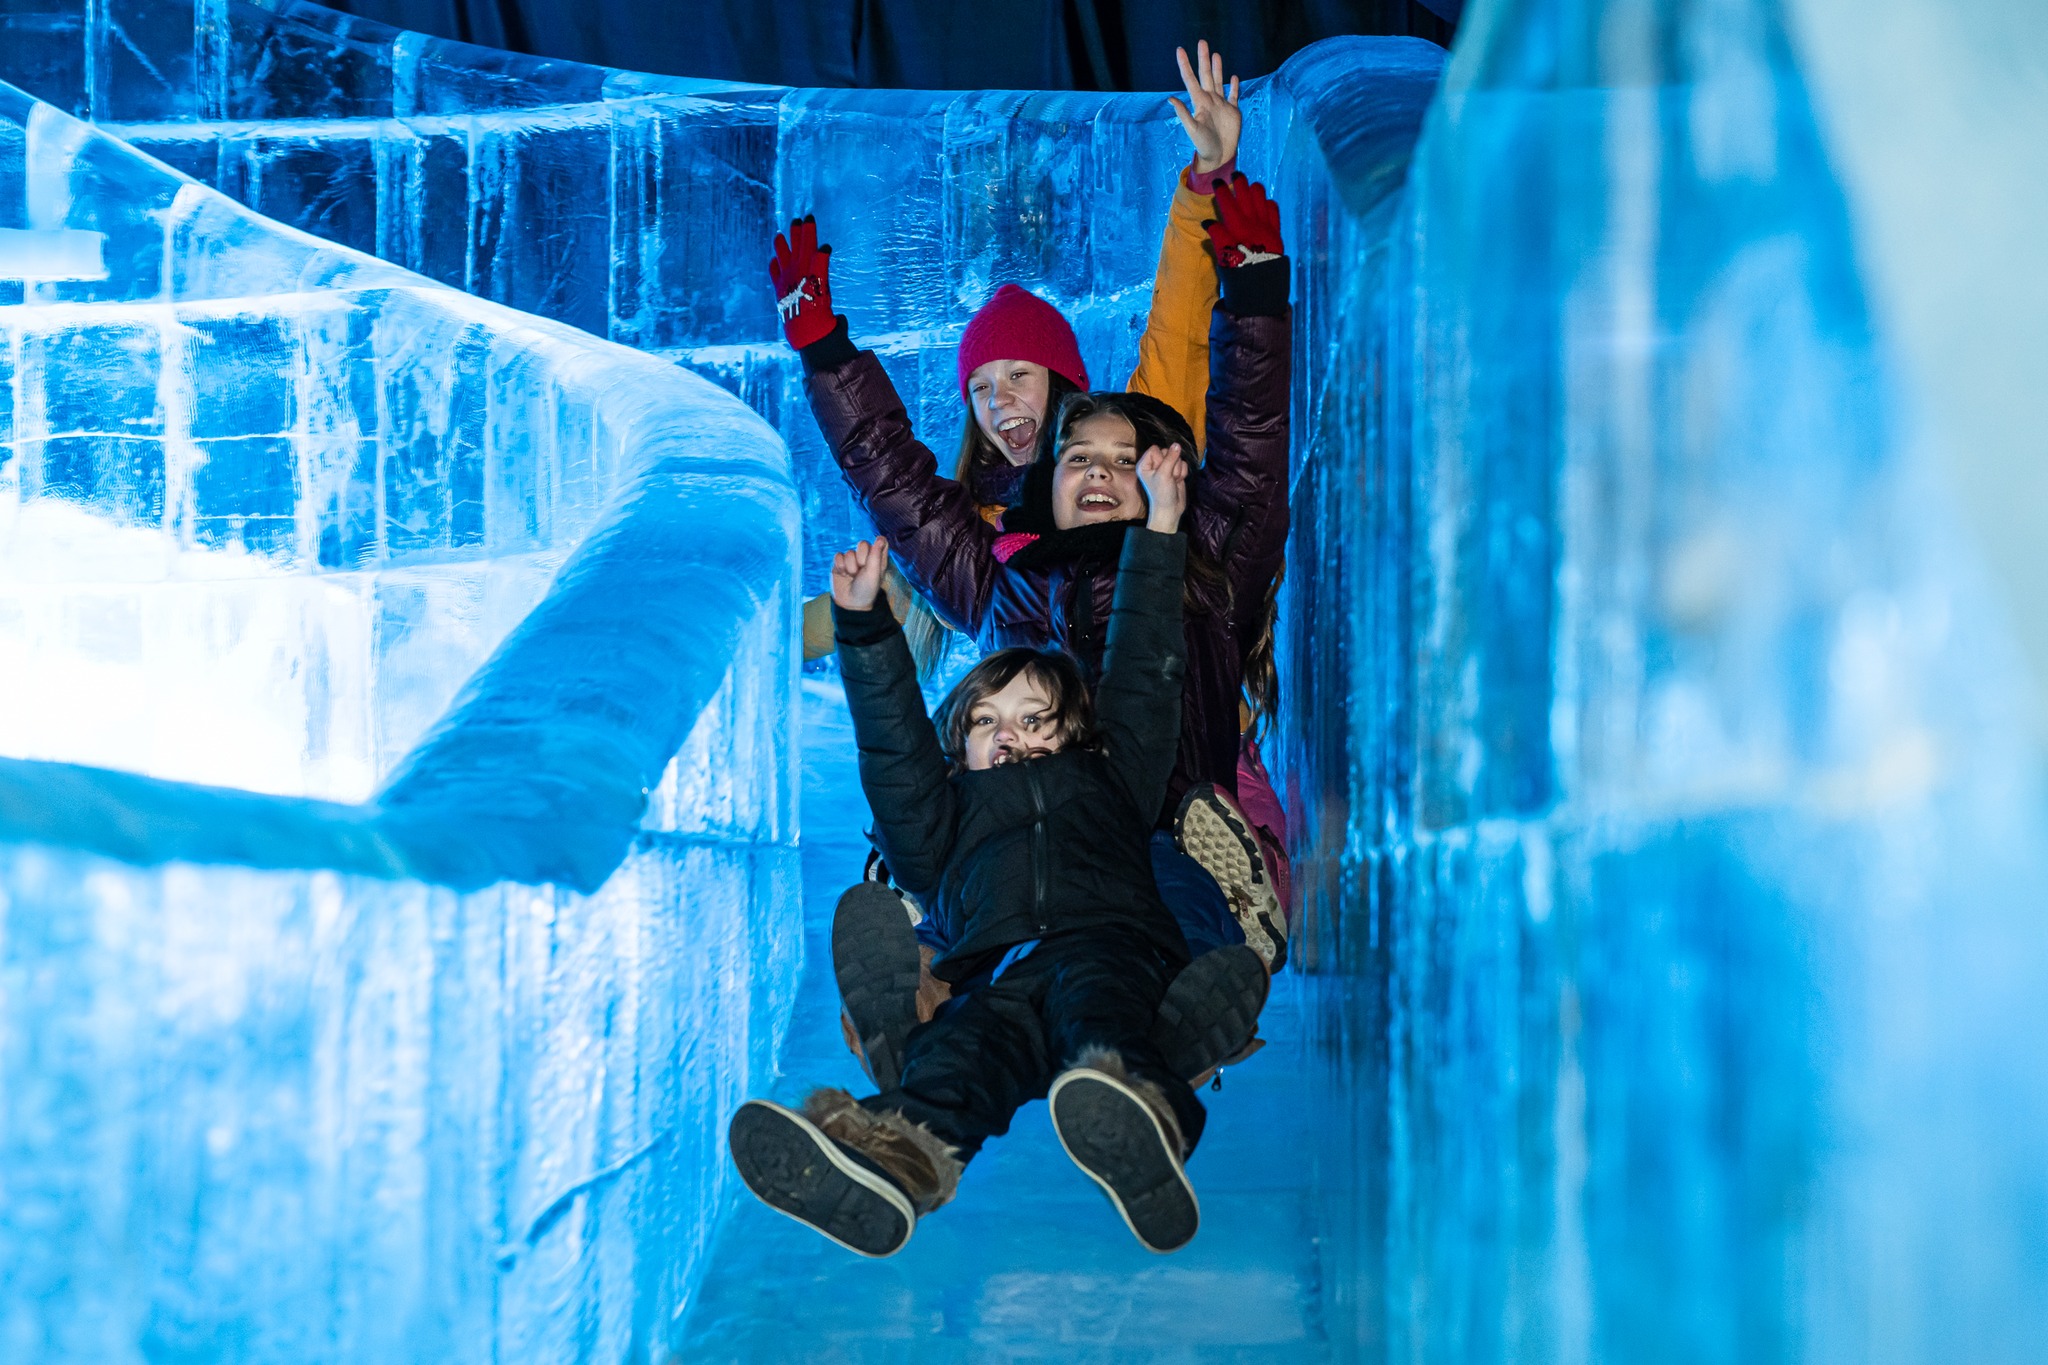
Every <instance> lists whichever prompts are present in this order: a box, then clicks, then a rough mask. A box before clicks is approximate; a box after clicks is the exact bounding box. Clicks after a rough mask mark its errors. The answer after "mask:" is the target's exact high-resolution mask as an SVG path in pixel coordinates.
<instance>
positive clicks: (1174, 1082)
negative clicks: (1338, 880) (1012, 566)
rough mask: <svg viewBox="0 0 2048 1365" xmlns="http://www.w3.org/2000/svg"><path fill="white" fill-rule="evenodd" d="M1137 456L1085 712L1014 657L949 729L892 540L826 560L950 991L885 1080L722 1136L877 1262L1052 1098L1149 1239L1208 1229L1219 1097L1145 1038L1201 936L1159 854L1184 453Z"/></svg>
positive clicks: (750, 1116) (870, 766)
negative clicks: (1140, 513)
mask: <svg viewBox="0 0 2048 1365" xmlns="http://www.w3.org/2000/svg"><path fill="white" fill-rule="evenodd" d="M1137 473H1138V478H1139V480H1140V481H1141V482H1142V484H1143V487H1144V493H1145V498H1146V503H1147V506H1146V509H1145V518H1144V522H1143V525H1142V526H1134V527H1132V528H1131V529H1130V530H1129V531H1128V533H1127V534H1126V535H1125V536H1124V543H1123V548H1122V551H1121V555H1120V559H1119V568H1118V573H1117V582H1116V595H1115V601H1114V605H1113V607H1112V610H1111V616H1110V623H1109V643H1108V650H1107V656H1106V659H1105V662H1104V665H1103V673H1102V681H1101V683H1100V685H1099V686H1098V688H1097V689H1096V693H1095V697H1094V701H1093V704H1092V706H1091V704H1090V700H1089V697H1088V693H1087V691H1086V689H1085V688H1084V687H1083V686H1082V684H1081V679H1080V676H1079V674H1078V672H1077V670H1076V669H1075V666H1074V664H1073V662H1072V660H1070V659H1067V658H1066V657H1064V656H1062V655H1057V654H1046V653H1040V652H1038V651H1035V650H1029V649H1010V650H1004V651H1001V652H998V653H996V654H993V655H991V656H990V657H988V658H986V659H984V660H983V661H982V662H981V663H980V664H979V665H978V666H977V667H976V668H975V669H974V670H973V671H972V672H970V673H969V674H968V675H967V677H966V678H965V679H963V680H962V681H961V683H960V685H959V686H958V687H957V688H955V689H954V691H953V693H952V694H951V695H950V696H949V697H948V698H947V699H946V701H945V703H944V704H943V705H942V706H941V707H940V710H939V713H938V723H937V725H934V722H933V720H932V718H930V717H927V716H926V714H925V710H924V702H923V698H922V696H921V694H920V693H919V691H918V686H917V676H916V670H915V666H914V664H913V663H912V660H911V657H910V651H909V649H908V647H907V646H906V644H905V642H904V638H903V631H902V628H901V626H899V625H898V623H897V621H896V619H895V617H894V616H893V615H892V614H891V613H890V612H889V610H888V608H887V606H886V605H882V606H879V607H878V606H877V602H876V599H877V597H878V596H879V593H880V588H881V580H882V575H883V570H884V568H885V565H886V546H885V542H883V541H881V540H877V541H875V542H874V543H872V544H868V545H861V546H859V547H857V548H856V549H855V550H853V551H849V552H847V553H845V554H842V555H840V556H838V558H837V560H836V561H835V562H834V565H833V572H832V597H833V608H834V610H833V617H834V621H835V629H836V633H837V636H838V642H839V659H840V668H841V672H842V675H843V677H844V679H845V684H846V694H847V702H848V705H849V707H850V708H851V710H852V713H853V722H854V733H855V736H856V739H857V741H858V743H859V746H860V777H861V786H862V788H863V790H864V791H865V792H866V794H867V798H868V804H869V806H870V807H871V809H872V810H873V813H874V817H875V828H876V839H877V842H878V843H879V845H880V846H881V849H882V852H883V854H884V856H885V857H887V858H888V860H889V864H890V866H891V867H892V868H893V869H895V871H896V875H897V876H898V878H899V879H900V880H901V882H902V883H903V885H904V886H905V888H906V889H908V890H910V891H912V892H913V893H914V894H915V895H917V896H918V897H919V899H920V900H921V901H922V902H923V904H924V905H925V906H926V907H927V909H928V911H929V913H930V914H931V915H933V916H934V917H935V918H936V919H937V920H938V921H939V922H940V924H941V925H942V926H943V928H944V929H945V931H946V935H945V936H946V939H947V941H948V942H949V943H950V944H951V947H950V949H949V950H948V951H947V952H946V953H945V954H943V955H942V956H941V957H940V958H939V959H938V961H937V963H936V964H935V970H936V971H937V973H938V974H939V975H940V976H941V977H942V978H944V979H946V980H948V981H950V982H951V983H952V984H953V995H952V998H951V999H950V1000H948V1001H947V1002H946V1003H945V1004H944V1005H942V1006H941V1007H940V1009H939V1012H938V1014H937V1015H936V1017H935V1018H933V1019H932V1020H931V1021H930V1022H929V1023H925V1024H922V1025H920V1026H919V1027H917V1028H916V1029H915V1030H914V1031H912V1032H911V1034H910V1035H909V1039H908V1043H907V1046H906V1048H905V1052H904V1057H903V1065H902V1071H901V1076H900V1078H899V1079H898V1080H897V1081H896V1082H895V1084H894V1085H893V1086H892V1087H890V1088H888V1089H885V1090H883V1091H882V1093H880V1094H877V1095H873V1096H870V1097H868V1098H867V1099H864V1100H859V1101H855V1100H854V1099H853V1097H852V1096H850V1095H848V1094H847V1093H846V1092H845V1091H841V1090H830V1089H820V1090H814V1091H812V1092H811V1094H810V1096H809V1097H808V1098H807V1099H806V1100H805V1101H804V1103H803V1105H802V1108H801V1109H800V1110H792V1109H788V1108H785V1107H783V1106H781V1105H778V1104H774V1103H771V1102H769V1101H766V1100H749V1101H748V1102H747V1103H746V1104H744V1105H742V1106H741V1107H740V1109H739V1111H738V1112H737V1113H736V1114H735V1115H734V1116H733V1121H732V1127H731V1133H730V1140H731V1145H732V1154H733V1160H734V1163H735V1164H736V1165H737V1166H738V1168H739V1172H740V1175H741V1177H742V1178H743V1179H744V1180H745V1181H746V1183H747V1186H748V1188H749V1189H751V1190H753V1192H754V1193H755V1194H757V1195H759V1196H760V1197H761V1199H763V1200H764V1201H765V1202H767V1203H768V1204H769V1205H770V1206H772V1207H774V1208H775V1209H777V1210H779V1211H781V1212H783V1213H785V1214H788V1215H789V1216H790V1217H792V1218H795V1219H798V1220H799V1221H801V1222H804V1223H808V1224H810V1225H811V1226H812V1227H814V1228H816V1229H817V1230H818V1231H820V1232H822V1233H824V1234H825V1235H826V1236H828V1237H830V1238H832V1239H833V1240H834V1241H836V1242H839V1243H840V1244H841V1245H843V1246H846V1247H849V1248H851V1249H852V1250H854V1251H857V1252H860V1253H861V1254H863V1255H867V1256H887V1255H890V1254H892V1253H893V1252H895V1251H898V1250H900V1249H901V1248H902V1246H903V1245H904V1243H905V1242H907V1241H908V1240H909V1239H910V1235H911V1233H912V1231H913V1230H914V1229H915V1228H916V1226H917V1220H918V1219H919V1218H920V1217H923V1216H924V1215H926V1214H929V1213H930V1212H932V1211H933V1210H934V1209H936V1208H938V1207H939V1206H941V1205H943V1204H945V1203H946V1202H947V1201H948V1200H950V1199H951V1198H952V1197H953V1193H954V1191H955V1188H956V1187H957V1185H958V1183H959V1178H960V1173H961V1171H962V1169H963V1167H964V1165H965V1163H966V1162H967V1161H968V1160H970V1159H972V1157H973V1156H974V1154H975V1153H976V1152H977V1151H978V1150H980V1148H981V1145H982V1144H983V1143H984V1142H985V1141H987V1140H988V1139H989V1138H991V1137H997V1136H1000V1135H1001V1134H1003V1133H1005V1132H1007V1131H1008V1130H1009V1126H1010V1119H1011V1117H1012V1116H1013V1115H1014V1114H1015V1113H1016V1111H1017V1110H1018V1109H1019V1108H1021V1107H1022V1106H1023V1105H1024V1104H1025V1103H1027V1102H1028V1101H1030V1100H1033V1099H1036V1098H1038V1097H1039V1096H1041V1095H1043V1096H1047V1097H1048V1099H1049V1101H1050V1104H1051V1108H1052V1120H1053V1126H1054V1128H1055V1129H1056V1130H1057V1131H1058V1133H1059V1137H1060V1142H1061V1144H1062V1145H1063V1146H1064V1147H1065V1148H1066V1151H1067V1154H1068V1155H1069V1156H1071V1157H1072V1158H1073V1159H1074V1162H1075V1164H1076V1165H1078V1166H1080V1167H1081V1169H1082V1170H1083V1171H1084V1172H1086V1173H1087V1175H1088V1176H1089V1177H1090V1178H1091V1179H1093V1180H1094V1181H1095V1183H1096V1184H1097V1185H1099V1186H1101V1188H1102V1189H1103V1190H1104V1192H1106V1193H1107V1194H1108V1196H1109V1198H1110V1201H1111V1203H1112V1204H1114V1205H1115V1206H1116V1209H1117V1211H1118V1212H1119V1213H1120V1214H1122V1215H1123V1218H1124V1221H1125V1222H1126V1223H1127V1224H1128V1225H1129V1226H1130V1228H1131V1231H1132V1232H1133V1233H1135V1234H1136V1235H1137V1237H1138V1239H1139V1241H1141V1242H1142V1243H1144V1245H1145V1246H1147V1247H1149V1248H1151V1249H1152V1250H1154V1251H1162V1252H1163V1251H1172V1250H1175V1249H1177V1248H1179V1247H1181V1246H1184V1245H1186V1243H1187V1242H1188V1240H1189V1239H1190V1238H1192V1237H1193V1236H1194V1235H1195V1230H1196V1227H1197V1225H1198V1223H1199V1221H1200V1214H1199V1211H1198V1207H1197V1204H1196V1201H1195V1193H1194V1188H1193V1186H1192V1185H1191V1184H1189V1182H1188V1178H1187V1174H1186V1172H1185V1170H1184V1168H1183V1163H1184V1162H1185V1161H1186V1159H1187V1157H1188V1155H1189V1153H1190V1152H1192V1151H1193V1149H1194V1145H1195V1142H1196V1141H1197V1139H1199V1138H1200V1136H1201V1132H1202V1125H1203V1120H1204V1114H1203V1110H1202V1106H1201V1103H1200V1101H1198V1100H1197V1099H1196V1098H1195V1095H1194V1092H1193V1090H1191V1089H1190V1088H1189V1086H1188V1083H1187V1081H1186V1079H1184V1077H1183V1075H1182V1074H1180V1072H1179V1071H1178V1070H1177V1069H1176V1066H1175V1063H1174V1060H1173V1059H1172V1058H1170V1057H1169V1056H1168V1055H1167V1054H1166V1052H1165V1051H1164V1050H1163V1049H1162V1047H1161V1046H1160V1044H1159V1042H1158V1041H1157V1040H1156V1037H1155V1025H1156V1023H1157V1016H1158V1013H1159V1008H1160V1005H1161V1003H1162V1002H1163V1001H1164V1000H1165V998H1166V997H1167V994H1168V989H1169V986H1170V985H1171V984H1172V983H1173V982H1174V980H1175V978H1176V976H1177V975H1178V974H1180V973H1181V972H1182V969H1183V968H1186V967H1187V966H1188V960H1189V959H1188V948H1187V943H1186V941H1185V939H1184V938H1183V937H1182V935H1181V932H1180V929H1179V927H1178V926H1177V925H1176V924H1175V922H1174V918H1173V915H1172V913H1171V912H1170V911H1168V909H1167V908H1166V906H1165V904H1164V903H1162V902H1161V900H1160V899H1159V894H1158V892H1157V890H1156V889H1155V888H1154V885H1153V878H1152V865H1151V858H1150V854H1149V850H1148V842H1149V840H1150V837H1151V833H1152V827H1153V823H1154V818H1155V816H1156V813H1157V812H1158V809H1159V807H1160V804H1161V802H1162V801H1163V800H1164V798H1165V794H1166V784H1167V779H1168V776H1169V775H1170V773H1171V772H1172V770H1173V764H1174V752H1175V747H1176V742H1177V738H1178V735H1179V730H1180V725H1179V720H1180V700H1181V686H1182V674H1183V672H1184V670H1185V668H1186V657H1185V652H1184V649H1183V646H1182V632H1181V622H1180V617H1181V596H1182V591H1183V572H1184V565H1185V562H1186V556H1187V539H1186V537H1185V536H1183V535H1181V534H1180V533H1179V529H1180V523H1181V516H1182V511H1183V507H1184V504H1185V500H1186V466H1185V465H1184V464H1183V462H1182V460H1181V452H1180V449H1179V448H1178V447H1175V448H1172V449H1168V450H1162V449H1159V448H1157V447H1154V448H1152V449H1150V450H1148V451H1146V452H1145V454H1144V456H1143V458H1142V460H1141V461H1140V462H1139V464H1138V470H1137ZM1091 713H1092V714H1091ZM1235 952H1236V954H1237V955H1241V956H1242V957H1244V958H1246V959H1249V958H1250V957H1251V954H1250V953H1249V950H1247V949H1244V948H1242V947H1240V948H1238V949H1236V950H1235ZM1212 956H1215V957H1219V958H1220V957H1221V956H1222V955H1220V954H1218V955H1212ZM1249 966H1250V971H1251V972H1252V973H1253V974H1254V976H1256V977H1257V978H1258V979H1259V984H1260V986H1261V987H1263V984H1264V983H1263V976H1264V974H1263V971H1262V970H1261V969H1260V968H1259V966H1258V964H1257V962H1256V961H1251V962H1250V963H1249Z"/></svg>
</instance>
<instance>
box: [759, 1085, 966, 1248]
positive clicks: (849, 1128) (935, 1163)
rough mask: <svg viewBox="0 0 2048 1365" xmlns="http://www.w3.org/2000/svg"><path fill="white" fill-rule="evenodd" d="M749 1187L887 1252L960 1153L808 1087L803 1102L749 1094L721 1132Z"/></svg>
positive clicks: (956, 1173)
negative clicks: (785, 1103) (796, 1104)
mask: <svg viewBox="0 0 2048 1365" xmlns="http://www.w3.org/2000/svg"><path fill="white" fill-rule="evenodd" d="M727 1137H728V1141H729V1142H730V1143H731V1145H732V1159H733V1164H734V1165H735V1166H737V1167H739V1172H740V1178H741V1179H742V1180H744V1181H746V1182H747V1188H748V1189H750V1190H752V1191H753V1192H754V1193H755V1194H757V1195H759V1196H760V1198H761V1202H762V1203H764V1204H766V1205H768V1207H770V1208H772V1209H774V1210H776V1211H777V1212H778V1213H785V1214H788V1215H789V1216H790V1217H791V1218H794V1219H796V1220H797V1221H798V1222H800V1223H808V1224H809V1225H810V1226H812V1227H814V1228H816V1229H817V1230H818V1231H820V1232H822V1233H824V1234H825V1235H826V1236H827V1237H830V1238H831V1239H832V1240H833V1241H835V1242H837V1243H839V1245H841V1246H843V1247H845V1248H847V1249H848V1250H849V1251H857V1252H859V1253H860V1254H861V1255H863V1256H877V1257H879V1256H893V1255H894V1254H895V1253H897V1252H899V1251H901V1250H902V1249H903V1245H904V1243H906V1242H908V1241H909V1240H910V1234H911V1233H912V1232H914V1231H915V1230H916V1229H917V1220H918V1219H919V1218H920V1217H922V1216H923V1215H924V1214H927V1213H930V1212H931V1211H932V1210H933V1209H935V1208H938V1207H939V1206H940V1205H941V1204H944V1203H946V1202H947V1201H948V1200H950V1199H951V1198H952V1197H953V1193H954V1191H955V1190H956V1189H958V1188H959V1185H960V1171H961V1169H962V1168H961V1163H960V1162H959V1161H958V1160H957V1159H956V1158H955V1157H954V1155H953V1149H952V1148H951V1147H949V1146H947V1145H946V1144H945V1143H944V1142H943V1141H941V1140H940V1139H939V1138H938V1137H937V1136H936V1135H935V1134H933V1133H932V1131H931V1130H930V1129H928V1128H926V1127H925V1126H924V1125H923V1124H919V1123H912V1122H911V1121H910V1120H908V1119H906V1118H904V1117H903V1116H902V1115H901V1114H893V1113H887V1114H877V1113H873V1112H871V1111H869V1110H867V1109H863V1108H862V1107H861V1106H860V1105H859V1104H858V1103H856V1102H855V1100H854V1098H853V1096H851V1095H849V1094H847V1093H846V1092H845V1091H844V1090H831V1089H819V1090H813V1091H812V1092H811V1093H810V1095H809V1096H808V1097H807V1098H806V1099H805V1100H804V1107H803V1112H802V1113H798V1112H797V1111H795V1110H793V1109H785V1108H783V1107H782V1106H781V1105H779V1104H776V1103H774V1102H772V1101H770V1100H748V1101H747V1102H746V1103H745V1104H743V1105H741V1106H740V1108H739V1112H738V1113H736V1114H734V1115H733V1116H732V1127H731V1130H730V1132H729V1133H728V1135H727Z"/></svg>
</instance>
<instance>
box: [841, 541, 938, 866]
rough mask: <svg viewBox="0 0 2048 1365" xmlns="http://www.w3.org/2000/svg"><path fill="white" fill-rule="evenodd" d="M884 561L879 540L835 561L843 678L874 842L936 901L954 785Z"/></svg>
mask: <svg viewBox="0 0 2048 1365" xmlns="http://www.w3.org/2000/svg"><path fill="white" fill-rule="evenodd" d="M887 561H888V550H887V542H886V541H885V540H882V539H880V538H878V539H876V540H875V541H873V542H872V543H863V544H860V545H856V546H855V547H854V548H853V549H852V550H848V551H846V552H844V553H843V554H840V555H838V556H835V557H834V559H833V563H832V617H833V623H834V629H835V633H836V634H837V635H838V638H839V672H840V677H841V678H842V679H843V681H844V683H845V686H846V704H847V709H848V710H850V711H851V712H852V713H853V734H854V740H855V742H856V743H857V744H858V745H859V746H860V785H861V790H862V791H863V792H864V793H865V794H866V795H867V798H868V809H869V810H870V811H872V812H873V813H874V817H875V842H876V844H878V845H879V846H880V847H881V850H882V856H883V857H884V858H885V859H887V860H888V863H889V871H890V873H891V875H893V876H894V877H895V878H896V881H897V884H898V885H900V886H901V887H903V889H904V890H906V891H908V892H910V893H911V894H912V895H914V896H930V895H931V894H932V893H933V892H935V891H936V890H937V889H938V885H939V879H940V876H941V875H942V874H943V873H944V871H945V867H946V857H947V855H948V854H949V853H950V852H951V851H952V847H953V822H954V815H955V804H954V795H953V785H952V783H951V782H949V781H948V780H947V772H946V758H945V755H944V754H943V753H941V752H940V749H939V736H938V732H937V731H936V730H934V729H933V728H932V722H931V717H930V716H929V715H927V714H926V713H925V709H924V695H923V694H922V693H921V692H919V691H918V687H917V667H916V665H915V664H913V663H912V662H911V658H910V647H909V645H908V644H907V643H905V641H904V639H903V628H902V627H901V626H900V625H898V624H897V623H896V618H895V617H894V616H893V615H891V614H890V611H889V608H888V605H887V604H886V603H884V602H883V601H881V600H880V592H881V578H882V571H883V566H884V565H886V563H887Z"/></svg>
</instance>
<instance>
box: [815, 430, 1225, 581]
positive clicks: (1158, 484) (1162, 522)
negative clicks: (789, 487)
mask: <svg viewBox="0 0 2048 1365" xmlns="http://www.w3.org/2000/svg"><path fill="white" fill-rule="evenodd" d="M1138 482H1139V483H1141V484H1143V485H1144V486H1145V500H1146V503H1147V504H1148V510H1147V511H1146V513H1145V529H1146V530H1148V531H1160V532H1163V533H1165V534H1166V535H1169V536H1170V535H1172V534H1173V533H1174V532H1175V531H1178V530H1179V529H1180V514H1181V513H1182V512H1183V511H1185V510H1186V509H1187V505H1188V465H1187V461H1185V460H1183V459H1181V457H1180V445H1179V443H1177V442H1176V443H1175V444H1173V445H1170V446H1168V447H1166V448H1165V449H1164V450H1161V449H1160V448H1159V447H1158V446H1153V447H1152V448H1151V449H1150V450H1147V451H1146V452H1145V453H1144V454H1143V455H1142V456H1140V457H1139V459H1138ZM834 573H835V581H836V573H837V570H836V569H835V571H834Z"/></svg>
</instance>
